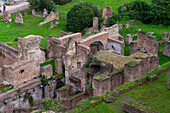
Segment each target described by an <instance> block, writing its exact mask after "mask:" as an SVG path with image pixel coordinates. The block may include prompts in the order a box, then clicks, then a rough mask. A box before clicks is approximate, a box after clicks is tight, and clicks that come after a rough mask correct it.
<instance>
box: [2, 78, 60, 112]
mask: <svg viewBox="0 0 170 113" xmlns="http://www.w3.org/2000/svg"><path fill="white" fill-rule="evenodd" d="M57 82H58V80H49V81H48V85H46V86H43V85H42V83H41V80H40V79H33V80H31V81H28V82H26V83H24V84H21V85H20V86H18V87H16V88H14V89H12V90H9V91H7V92H5V93H3V94H0V112H3V113H5V112H6V113H12V112H13V110H14V109H15V108H18V107H21V108H30V103H29V101H28V100H26V101H24V99H26V97H25V95H29V96H30V97H33V100H34V101H37V100H41V99H43V98H46V99H54V97H55V96H56V84H57Z"/></svg>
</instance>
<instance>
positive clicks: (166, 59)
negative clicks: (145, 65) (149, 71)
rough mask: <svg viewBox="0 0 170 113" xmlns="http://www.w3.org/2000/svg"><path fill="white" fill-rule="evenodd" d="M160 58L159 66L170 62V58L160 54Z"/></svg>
mask: <svg viewBox="0 0 170 113" xmlns="http://www.w3.org/2000/svg"><path fill="white" fill-rule="evenodd" d="M158 56H159V65H162V64H164V63H166V62H169V61H170V57H168V56H166V55H163V54H161V53H158Z"/></svg>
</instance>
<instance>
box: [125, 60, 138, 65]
mask: <svg viewBox="0 0 170 113" xmlns="http://www.w3.org/2000/svg"><path fill="white" fill-rule="evenodd" d="M136 64H138V62H137V61H130V62H128V63H126V65H129V66H134V65H136Z"/></svg>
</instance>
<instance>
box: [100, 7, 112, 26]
mask: <svg viewBox="0 0 170 113" xmlns="http://www.w3.org/2000/svg"><path fill="white" fill-rule="evenodd" d="M113 14H114V12H113V11H112V7H104V8H103V10H102V17H105V19H104V25H107V20H108V19H109V18H110V17H112V16H113Z"/></svg>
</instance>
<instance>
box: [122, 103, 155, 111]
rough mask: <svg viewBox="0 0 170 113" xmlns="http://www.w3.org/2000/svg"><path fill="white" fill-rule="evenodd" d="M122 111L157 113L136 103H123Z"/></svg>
mask: <svg viewBox="0 0 170 113" xmlns="http://www.w3.org/2000/svg"><path fill="white" fill-rule="evenodd" d="M123 110H124V111H125V112H127V113H157V112H156V111H154V110H152V109H150V108H149V107H147V106H144V105H143V104H139V103H138V102H136V101H129V102H124V105H123Z"/></svg>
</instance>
